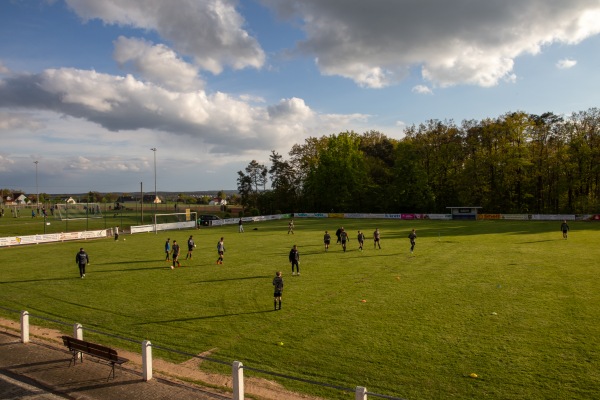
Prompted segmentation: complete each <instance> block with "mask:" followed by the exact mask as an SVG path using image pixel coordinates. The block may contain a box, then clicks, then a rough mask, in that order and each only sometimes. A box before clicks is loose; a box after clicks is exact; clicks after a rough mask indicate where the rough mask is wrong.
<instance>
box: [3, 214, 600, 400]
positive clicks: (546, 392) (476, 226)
mask: <svg viewBox="0 0 600 400" xmlns="http://www.w3.org/2000/svg"><path fill="white" fill-rule="evenodd" d="M339 225H344V227H345V228H346V230H348V231H349V232H350V233H351V235H350V237H351V239H352V240H351V241H350V243H349V249H348V252H346V253H343V252H342V251H341V246H339V245H336V244H335V236H334V235H333V232H335V230H336V228H338V226H339ZM559 226H560V223H559V222H531V221H523V222H504V221H477V222H475V221H464V222H461V221H414V222H409V221H387V220H386V221H381V220H377V221H375V220H333V219H328V220H296V230H295V232H296V233H295V235H288V234H287V221H283V220H282V221H276V222H266V223H260V224H255V225H253V224H246V225H245V229H246V233H244V234H239V233H237V226H225V227H215V228H203V229H200V230H194V231H172V232H166V233H165V232H161V233H159V234H154V233H149V234H139V235H132V236H130V235H125V236H122V238H126V241H123V240H120V241H118V242H115V241H113V240H111V239H105V240H98V241H91V242H85V243H83V244H82V243H81V242H77V243H61V244H51V245H37V246H29V247H15V248H5V249H0V256H1V258H2V260H3V263H2V266H1V267H0V268H1V271H2V274H1V278H0V306H4V307H8V308H11V309H18V310H28V311H29V312H30V313H32V314H36V315H44V316H47V317H49V318H55V319H60V320H63V321H72V322H79V323H81V324H83V325H84V327H89V328H95V329H98V330H102V331H105V332H106V331H110V332H113V333H115V334H117V335H121V336H125V337H128V338H133V339H139V340H140V341H141V340H144V339H148V340H151V341H152V343H153V344H156V345H160V346H163V347H170V348H175V349H179V350H181V351H184V352H187V353H193V354H198V353H201V352H205V351H208V350H211V349H213V350H214V352H213V353H212V357H214V358H218V359H220V360H224V361H228V362H229V361H233V360H239V361H242V362H243V363H244V365H246V366H250V367H254V368H260V369H263V370H269V371H274V372H278V373H283V374H288V375H293V376H297V377H300V378H306V379H310V380H316V381H320V382H324V383H329V384H334V385H339V386H343V387H348V388H353V387H355V386H365V387H367V388H368V390H369V391H370V392H376V393H380V394H386V395H390V396H397V397H402V398H406V399H411V400H412V399H450V398H456V399H467V398H468V399H471V398H476V399H549V398H552V399H592V398H600V368H599V367H598V365H599V362H600V324H599V323H598V321H600V291H599V290H598V287H599V286H600V285H599V283H600V282H599V281H600V278H599V274H598V260H600V246H598V239H599V237H600V224H594V223H583V222H581V223H575V222H572V223H571V232H570V234H569V239H568V240H563V239H562V235H561V233H560V232H559ZM376 227H379V228H380V230H381V232H382V247H383V248H382V250H374V249H373V242H372V239H370V238H371V237H372V232H373V230H374V229H375V228H376ZM412 227H414V228H416V229H417V234H418V239H417V246H416V249H415V253H414V255H413V256H411V255H410V253H409V242H408V239H407V235H408V233H409V231H410V229H411V228H412ZM253 228H257V230H253ZM326 229H327V230H329V231H330V232H331V233H332V236H334V240H333V244H332V245H331V249H330V251H329V252H328V253H325V252H324V250H323V245H322V237H323V232H324V230H326ZM358 229H361V230H363V231H364V232H366V233H367V238H368V240H367V242H366V246H365V251H363V252H359V251H357V250H356V248H357V243H356V239H355V238H356V232H357V230H358ZM190 234H193V235H194V239H195V241H196V244H197V246H198V247H197V248H196V250H195V252H194V258H193V259H192V260H191V261H189V260H188V261H186V260H183V258H185V248H186V246H185V242H186V240H187V238H188V236H189V235H190ZM221 236H224V237H225V245H226V248H227V251H226V253H225V263H224V264H223V265H216V264H215V261H216V259H217V254H216V248H215V246H216V243H217V241H218V239H219V238H220V237H221ZM167 237H170V238H171V239H172V240H173V239H176V240H177V241H178V242H180V243H181V245H182V253H183V256H182V264H183V265H184V267H183V268H180V269H175V270H171V269H169V268H168V264H167V263H166V262H164V261H163V260H164V253H163V244H164V241H165V239H166V238H167ZM293 244H297V245H298V248H299V251H300V255H301V258H300V268H301V276H291V270H290V266H289V263H288V260H287V255H288V252H289V250H290V248H291V246H292V245H293ZM82 245H83V246H84V247H85V249H86V250H87V251H88V253H89V254H90V257H91V265H90V266H89V267H88V271H87V276H86V278H85V279H80V278H79V275H78V270H77V266H76V264H75V261H74V259H75V254H76V252H77V250H78V249H79V247H80V246H82ZM277 270H281V271H283V273H284V281H285V290H284V300H283V309H282V310H281V311H277V312H274V311H272V309H273V300H272V284H271V282H272V279H273V276H274V273H275V271H277ZM362 300H366V301H365V302H363V301H362ZM0 315H2V316H4V317H8V318H11V319H16V318H18V315H15V314H11V313H9V312H7V311H5V310H2V309H0ZM33 322H35V323H38V324H40V325H43V324H44V323H47V324H51V323H50V322H45V321H43V320H41V321H40V320H32V323H33ZM52 327H55V326H52ZM62 329H63V330H64V331H65V332H67V333H70V331H71V330H70V328H69V327H62ZM86 337H88V338H89V337H93V336H90V335H88V334H86ZM102 341H103V342H104V343H112V344H114V345H115V346H118V347H120V348H127V349H130V350H134V351H139V346H137V345H135V344H132V343H129V342H124V341H119V340H118V339H114V338H110V337H102ZM279 342H283V343H284V345H283V346H279V345H278V343H279ZM154 353H155V356H158V357H163V358H168V359H172V360H175V361H183V358H181V357H182V356H178V355H176V354H174V353H167V352H162V351H157V350H155V352H154ZM203 368H209V369H211V370H218V371H221V372H223V373H226V374H228V373H229V370H228V368H226V367H222V366H220V365H219V364H213V363H204V364H203ZM471 373H476V374H477V375H478V377H477V378H471V377H469V375H470V374H471ZM246 375H252V373H250V372H246ZM280 382H281V383H282V384H284V385H286V386H287V387H288V388H290V389H292V390H297V391H304V392H307V393H310V394H313V395H319V396H322V397H325V398H333V399H336V398H340V399H341V398H344V399H349V398H353V394H352V393H347V392H338V391H334V390H331V389H326V388H320V387H317V386H312V385H305V384H302V383H298V382H294V381H289V380H285V379H283V380H281V381H280Z"/></svg>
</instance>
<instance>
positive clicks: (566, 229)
mask: <svg viewBox="0 0 600 400" xmlns="http://www.w3.org/2000/svg"><path fill="white" fill-rule="evenodd" d="M560 230H561V231H562V233H563V239H566V238H567V235H568V233H569V224H567V220H566V219H565V220H564V221H563V223H562V224H560Z"/></svg>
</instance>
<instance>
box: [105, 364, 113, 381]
mask: <svg viewBox="0 0 600 400" xmlns="http://www.w3.org/2000/svg"><path fill="white" fill-rule="evenodd" d="M110 366H111V370H110V373H109V374H108V378H107V379H106V381H107V382H108V381H109V380H110V376H111V375H112V377H113V379H115V363H110Z"/></svg>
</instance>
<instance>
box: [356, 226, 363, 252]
mask: <svg viewBox="0 0 600 400" xmlns="http://www.w3.org/2000/svg"><path fill="white" fill-rule="evenodd" d="M357 240H358V250H360V251H363V245H364V244H365V234H364V233H362V232H361V231H358V237H357Z"/></svg>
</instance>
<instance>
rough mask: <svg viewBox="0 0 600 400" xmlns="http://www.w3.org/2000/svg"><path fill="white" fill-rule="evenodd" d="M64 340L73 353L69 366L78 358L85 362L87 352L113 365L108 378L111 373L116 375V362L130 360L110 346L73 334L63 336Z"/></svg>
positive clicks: (120, 363)
mask: <svg viewBox="0 0 600 400" xmlns="http://www.w3.org/2000/svg"><path fill="white" fill-rule="evenodd" d="M62 340H63V343H64V345H65V346H66V347H67V348H68V349H69V351H70V352H71V354H72V355H73V357H72V358H71V361H70V362H69V367H70V366H71V363H72V364H73V365H75V363H77V359H78V358H79V359H80V360H81V362H83V354H87V355H90V356H92V357H96V358H98V359H100V360H103V361H106V362H108V363H109V364H110V365H111V367H112V369H111V373H110V374H109V375H108V379H110V376H111V375H112V377H113V378H114V377H115V364H119V365H122V364H123V363H126V362H127V361H129V360H128V359H126V358H123V357H119V355H118V354H117V351H116V350H114V349H111V348H110V347H106V346H102V345H100V344H95V343H90V342H86V341H85V340H80V339H76V338H74V337H71V336H62ZM108 379H107V380H108Z"/></svg>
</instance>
